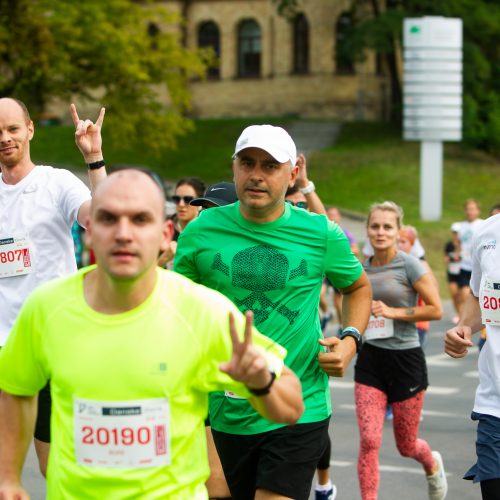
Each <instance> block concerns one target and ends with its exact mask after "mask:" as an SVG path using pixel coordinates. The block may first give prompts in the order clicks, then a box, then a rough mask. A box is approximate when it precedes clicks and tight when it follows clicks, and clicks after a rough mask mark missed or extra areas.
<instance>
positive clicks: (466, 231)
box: [457, 198, 483, 308]
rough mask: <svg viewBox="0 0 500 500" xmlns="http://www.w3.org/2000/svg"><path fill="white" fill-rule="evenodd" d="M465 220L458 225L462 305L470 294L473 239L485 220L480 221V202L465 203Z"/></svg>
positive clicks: (459, 277)
mask: <svg viewBox="0 0 500 500" xmlns="http://www.w3.org/2000/svg"><path fill="white" fill-rule="evenodd" d="M464 214H465V219H466V220H464V221H462V222H459V223H458V226H457V229H458V239H459V240H460V274H459V275H458V288H459V289H460V295H459V299H460V304H459V308H460V307H461V305H462V304H463V303H464V302H465V301H466V299H467V297H468V295H469V294H470V285H469V283H470V279H471V271H472V239H473V238H474V233H475V231H477V228H478V227H479V226H480V225H481V222H482V221H483V219H480V218H479V216H480V215H481V207H480V206H479V202H478V201H476V200H474V199H472V198H470V199H468V200H466V201H465V203H464Z"/></svg>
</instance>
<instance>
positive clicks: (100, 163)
mask: <svg viewBox="0 0 500 500" xmlns="http://www.w3.org/2000/svg"><path fill="white" fill-rule="evenodd" d="M105 166H106V163H105V162H104V160H99V161H95V162H93V163H87V168H88V169H89V170H97V169H99V168H102V167H105Z"/></svg>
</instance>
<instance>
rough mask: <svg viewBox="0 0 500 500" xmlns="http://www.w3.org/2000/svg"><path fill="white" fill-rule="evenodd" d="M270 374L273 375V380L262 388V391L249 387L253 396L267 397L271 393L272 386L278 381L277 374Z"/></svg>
mask: <svg viewBox="0 0 500 500" xmlns="http://www.w3.org/2000/svg"><path fill="white" fill-rule="evenodd" d="M269 373H270V374H271V380H270V381H269V383H268V384H267V385H266V386H265V387H261V388H260V389H252V388H251V387H247V389H248V390H249V392H250V393H251V394H253V395H254V396H265V395H266V394H269V393H270V392H271V386H272V385H273V384H274V381H275V380H276V373H274V372H272V371H270V372H269Z"/></svg>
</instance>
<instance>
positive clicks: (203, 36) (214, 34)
mask: <svg viewBox="0 0 500 500" xmlns="http://www.w3.org/2000/svg"><path fill="white" fill-rule="evenodd" d="M198 47H200V48H208V47H210V48H211V49H212V50H213V51H214V54H215V56H216V58H217V61H216V64H215V65H212V66H209V68H208V73H207V76H208V78H212V79H216V78H219V77H220V70H219V61H220V34H219V28H218V26H217V25H216V24H215V23H214V22H213V21H207V22H204V23H201V24H200V26H199V28H198Z"/></svg>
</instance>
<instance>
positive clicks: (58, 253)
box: [0, 98, 106, 475]
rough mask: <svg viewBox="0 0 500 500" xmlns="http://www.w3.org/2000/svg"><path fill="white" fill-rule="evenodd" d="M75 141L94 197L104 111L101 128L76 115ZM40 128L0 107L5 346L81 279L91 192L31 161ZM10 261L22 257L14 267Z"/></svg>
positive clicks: (17, 110)
mask: <svg viewBox="0 0 500 500" xmlns="http://www.w3.org/2000/svg"><path fill="white" fill-rule="evenodd" d="M70 111H71V116H72V119H73V123H74V125H75V141H76V144H77V146H78V148H79V150H80V152H81V153H82V155H83V157H84V160H85V162H86V163H87V166H88V169H89V170H88V173H89V181H90V186H91V188H92V189H94V188H95V186H96V185H97V184H98V182H100V180H102V179H103V178H105V177H106V169H105V167H104V161H103V156H102V148H101V146H102V141H101V127H102V124H103V120H104V108H102V109H101V111H100V113H99V117H98V118H97V121H96V122H95V123H92V122H91V121H90V120H80V119H79V117H78V113H77V111H76V108H75V106H74V105H73V104H72V105H71V107H70ZM34 134H35V126H34V124H33V121H32V120H31V118H30V115H29V112H28V110H27V108H26V106H25V105H24V103H22V102H21V101H18V100H16V99H11V98H1V99H0V169H1V178H0V206H1V207H2V210H1V212H0V240H2V243H3V245H2V251H3V252H4V255H5V256H6V259H5V261H2V260H0V303H1V304H2V313H1V314H0V346H2V345H4V343H5V342H6V341H7V338H8V336H9V332H10V330H11V328H12V325H13V324H14V321H15V319H16V317H17V314H18V313H19V310H20V308H21V306H22V305H23V303H24V302H25V301H26V298H27V297H28V295H29V294H30V293H31V292H32V291H33V290H35V289H36V288H37V287H38V286H39V285H41V284H42V283H45V282H47V281H50V280H52V279H54V278H58V277H61V276H65V275H68V274H71V273H73V272H75V271H76V261H75V251H74V245H73V239H72V236H71V227H72V225H73V223H75V222H76V221H78V223H79V224H80V225H82V226H83V225H84V224H85V220H86V219H87V217H88V214H89V210H90V192H89V190H88V188H87V187H86V186H85V184H84V183H83V182H82V181H81V180H80V179H78V177H76V176H75V175H74V174H72V173H71V172H69V171H68V170H64V169H59V168H53V167H49V166H44V165H35V164H34V163H33V162H32V161H31V154H30V142H31V140H32V139H33V137H34ZM9 255H12V256H15V257H16V258H15V259H14V261H10V259H9V258H8V256H9ZM50 405H51V401H50V387H49V384H47V386H46V387H44V388H43V389H42V390H41V391H40V394H39V396H38V410H37V415H38V417H37V420H36V427H35V431H34V436H35V449H36V452H37V456H38V462H39V465H40V471H41V472H42V474H43V475H45V473H46V469H47V457H48V453H49V447H50Z"/></svg>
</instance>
